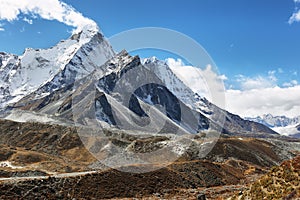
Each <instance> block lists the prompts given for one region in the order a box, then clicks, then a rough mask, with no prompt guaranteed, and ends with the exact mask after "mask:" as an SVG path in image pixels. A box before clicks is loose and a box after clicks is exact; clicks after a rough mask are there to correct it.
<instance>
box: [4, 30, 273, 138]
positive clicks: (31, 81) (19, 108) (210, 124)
mask: <svg viewBox="0 0 300 200" xmlns="http://www.w3.org/2000/svg"><path fill="white" fill-rule="evenodd" d="M0 64H1V68H0V77H1V79H0V80H1V88H0V103H1V104H0V105H1V110H2V111H1V113H2V116H3V117H4V118H6V119H11V120H15V121H28V120H29V121H30V120H35V119H34V118H36V117H35V116H36V114H35V113H39V115H42V116H43V117H41V116H40V117H38V118H39V119H40V120H42V119H43V120H44V121H45V122H52V123H62V122H64V123H74V120H75V122H78V123H84V122H83V121H82V118H85V117H87V116H88V115H90V114H91V113H88V112H90V111H91V110H90V111H87V110H88V109H85V110H82V108H83V106H82V105H89V106H90V108H89V109H94V110H93V111H94V113H96V119H97V121H100V122H101V124H102V125H103V126H105V127H115V128H119V129H127V130H131V129H132V130H139V131H141V130H143V131H145V132H147V131H148V132H159V131H162V132H174V130H176V131H179V132H188V133H197V132H199V131H204V130H210V129H212V130H218V131H221V132H222V133H226V134H237V135H238V134H256V135H260V136H263V135H269V134H272V135H277V133H276V132H275V131H273V130H271V129H269V128H268V127H266V126H264V125H261V124H259V123H256V122H251V121H248V120H244V119H242V118H241V117H239V116H237V115H233V114H231V113H229V112H227V111H225V110H223V109H221V108H219V107H217V106H216V105H214V104H212V103H211V102H209V101H208V100H207V99H205V98H204V97H201V96H199V95H198V94H197V93H195V92H193V91H192V90H191V89H190V88H189V87H188V86H186V85H185V84H184V83H183V81H181V80H180V78H179V77H178V76H176V75H175V73H173V71H172V70H171V68H170V67H169V66H168V65H167V63H166V62H164V61H159V60H157V59H146V60H144V61H141V59H140V58H139V57H138V56H131V55H129V54H128V53H127V52H126V51H125V50H123V51H121V52H119V53H115V52H114V50H113V48H112V47H111V45H110V44H109V42H108V41H107V40H106V39H105V37H104V36H103V34H102V33H101V32H100V31H99V29H95V28H91V27H88V26H87V27H85V28H84V29H83V30H82V31H81V32H79V33H77V34H73V35H72V36H71V37H70V38H69V39H67V40H62V41H61V42H59V43H58V44H57V45H55V46H53V47H51V48H49V49H29V48H28V49H26V50H25V52H24V54H23V55H21V56H16V55H12V54H7V53H1V54H0ZM128 72H130V73H128ZM128 74H129V75H128ZM130 74H132V75H131V76H130ZM124 75H126V76H124ZM91 77H94V78H91ZM133 79H134V81H133ZM122 81H123V83H124V84H125V82H126V84H127V86H126V89H125V90H128V92H131V94H129V96H128V97H127V96H126V95H125V96H126V97H124V94H121V93H124V88H119V91H117V90H118V85H120V84H119V83H120V82H122ZM153 82H154V83H155V84H152V83H153ZM136 84H140V85H136ZM88 91H89V92H88ZM122 98H123V99H122ZM126 98H127V99H126ZM94 105H95V106H94ZM158 105H159V106H160V107H163V109H162V110H160V109H159V108H157V107H159V106H158ZM85 108H86V107H85ZM149 109H150V110H151V114H152V115H153V116H152V117H151V116H149V113H147V112H146V111H147V110H149ZM74 113H76V114H75V115H76V116H74ZM83 115H85V116H83ZM75 118H76V119H75ZM92 118H93V117H92ZM155 119H156V121H155ZM151 120H152V122H150V121H151ZM161 121H163V122H164V124H160V125H158V124H159V122H161ZM133 124H137V125H133ZM141 124H144V125H141ZM145 124H146V125H147V129H145V128H141V127H143V126H145Z"/></svg>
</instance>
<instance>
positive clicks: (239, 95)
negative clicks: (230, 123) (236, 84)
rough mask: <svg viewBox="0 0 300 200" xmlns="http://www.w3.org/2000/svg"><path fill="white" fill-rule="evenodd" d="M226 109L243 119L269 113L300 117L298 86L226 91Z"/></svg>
mask: <svg viewBox="0 0 300 200" xmlns="http://www.w3.org/2000/svg"><path fill="white" fill-rule="evenodd" d="M226 109H227V110H228V111H230V112H233V113H235V114H239V115H241V116H243V117H255V116H259V115H263V114H268V113H271V114H273V115H286V116H289V117H295V116H299V115H300V85H296V86H293V87H288V88H280V87H277V86H276V87H271V88H261V89H252V90H245V91H241V90H227V91H226Z"/></svg>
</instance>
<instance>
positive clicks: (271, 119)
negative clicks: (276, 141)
mask: <svg viewBox="0 0 300 200" xmlns="http://www.w3.org/2000/svg"><path fill="white" fill-rule="evenodd" d="M245 119H247V120H250V121H254V122H258V123H261V124H263V125H265V126H267V127H269V128H272V129H273V130H274V131H276V132H278V133H280V134H282V135H286V136H293V135H296V134H299V133H300V130H299V129H297V128H298V127H300V116H297V117H293V118H289V117H286V116H273V115H272V114H264V115H262V116H258V117H254V118H250V117H247V118H245Z"/></svg>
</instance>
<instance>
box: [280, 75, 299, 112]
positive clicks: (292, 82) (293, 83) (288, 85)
mask: <svg viewBox="0 0 300 200" xmlns="http://www.w3.org/2000/svg"><path fill="white" fill-rule="evenodd" d="M296 85H298V81H297V80H291V81H290V82H285V83H283V84H282V86H283V87H293V86H296ZM299 114H300V113H299Z"/></svg>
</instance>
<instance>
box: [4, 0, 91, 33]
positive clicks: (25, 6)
mask: <svg viewBox="0 0 300 200" xmlns="http://www.w3.org/2000/svg"><path fill="white" fill-rule="evenodd" d="M0 5H1V6H0V20H7V21H10V22H11V21H14V20H18V19H19V15H20V14H21V13H22V14H26V15H30V16H33V18H35V17H34V16H39V17H41V18H43V19H46V20H57V21H59V22H62V23H64V24H66V25H68V26H72V27H75V28H77V29H79V30H80V29H81V28H82V27H84V26H85V25H92V26H96V23H95V22H94V21H93V20H91V19H89V18H86V17H84V16H83V15H82V14H81V13H79V12H77V11H76V10H75V9H74V8H73V7H71V6H69V5H67V4H66V3H64V2H61V1H59V0H22V1H20V0H0ZM26 19H27V18H26ZM24 20H25V18H24ZM29 22H30V21H29Z"/></svg>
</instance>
